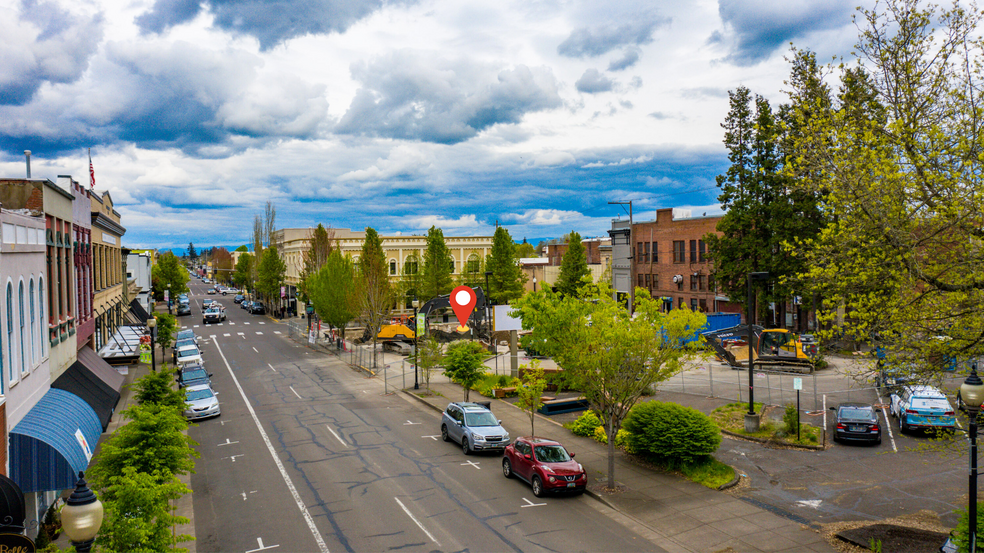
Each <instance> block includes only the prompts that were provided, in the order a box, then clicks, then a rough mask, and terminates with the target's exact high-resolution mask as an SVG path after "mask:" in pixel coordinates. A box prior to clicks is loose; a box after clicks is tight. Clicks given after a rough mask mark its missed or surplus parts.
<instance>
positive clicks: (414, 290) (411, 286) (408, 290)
mask: <svg viewBox="0 0 984 553" xmlns="http://www.w3.org/2000/svg"><path fill="white" fill-rule="evenodd" d="M420 268H421V263H420V257H418V256H417V254H415V253H411V254H410V255H408V256H407V257H406V259H404V260H403V275H402V276H401V277H400V282H399V284H398V285H397V286H396V288H395V289H394V290H393V296H394V298H397V299H401V298H402V300H401V301H402V302H403V303H404V306H405V307H409V306H410V305H411V304H410V302H411V301H413V299H414V298H417V299H421V297H420V294H421V289H420V287H421V274H420Z"/></svg>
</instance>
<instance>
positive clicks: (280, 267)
mask: <svg viewBox="0 0 984 553" xmlns="http://www.w3.org/2000/svg"><path fill="white" fill-rule="evenodd" d="M286 272H287V265H285V264H284V262H283V260H282V259H280V255H279V254H278V253H277V247H276V246H269V247H267V248H264V250H263V257H261V258H260V265H259V267H257V270H256V292H257V293H258V294H260V296H261V297H263V299H265V300H266V301H267V303H268V305H270V306H271V307H272V302H273V301H274V300H275V299H277V298H280V287H281V286H282V285H283V283H284V274H286Z"/></svg>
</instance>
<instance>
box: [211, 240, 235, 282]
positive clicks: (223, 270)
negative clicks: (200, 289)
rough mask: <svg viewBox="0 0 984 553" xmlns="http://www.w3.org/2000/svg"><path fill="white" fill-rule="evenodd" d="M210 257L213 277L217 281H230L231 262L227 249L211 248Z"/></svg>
mask: <svg viewBox="0 0 984 553" xmlns="http://www.w3.org/2000/svg"><path fill="white" fill-rule="evenodd" d="M211 259H212V271H213V272H214V274H215V279H216V280H217V281H219V282H232V270H233V264H232V254H231V253H229V250H227V249H225V248H222V247H218V248H212V252H211Z"/></svg>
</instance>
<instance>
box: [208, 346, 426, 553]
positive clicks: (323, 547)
mask: <svg viewBox="0 0 984 553" xmlns="http://www.w3.org/2000/svg"><path fill="white" fill-rule="evenodd" d="M215 348H216V349H218V350H219V355H220V356H221V357H222V362H223V363H225V366H226V369H227V370H228V371H229V375H230V376H232V381H233V382H234V383H235V384H236V389H238V390H239V395H241V396H242V398H243V402H244V403H246V408H247V409H248V410H249V415H250V416H251V417H253V422H254V423H255V424H256V429H257V430H259V431H260V437H262V438H263V443H264V444H266V447H267V451H269V452H270V457H273V462H274V463H276V465H277V470H279V471H280V476H282V477H283V479H284V483H285V484H287V489H288V490H290V495H291V496H292V497H293V498H294V502H295V503H297V508H298V509H299V510H300V511H301V516H303V517H304V522H306V523H307V527H308V529H309V530H311V535H312V536H314V541H315V543H317V544H318V550H319V551H321V553H330V552H329V551H328V545H327V544H326V543H325V540H324V538H322V537H321V533H320V532H318V527H317V525H315V524H314V518H312V517H311V513H310V512H308V509H307V507H306V506H305V505H304V501H303V500H302V499H301V494H299V493H298V492H297V488H295V487H294V482H292V481H291V479H290V476H289V475H288V474H287V470H286V469H285V468H284V464H283V463H282V462H281V461H280V457H278V456H277V452H276V450H274V449H273V444H272V443H271V442H270V437H269V436H267V433H266V430H263V425H262V424H260V419H259V418H257V416H256V411H255V410H254V409H253V405H252V404H250V402H249V399H248V398H247V397H246V392H245V391H243V387H242V386H241V385H240V384H239V379H238V378H236V373H234V372H232V367H231V366H229V361H228V360H226V357H225V354H224V353H222V348H221V347H219V342H218V341H216V342H215ZM425 531H426V530H425ZM435 543H436V541H435ZM438 545H440V544H438Z"/></svg>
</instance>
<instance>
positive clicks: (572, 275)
mask: <svg viewBox="0 0 984 553" xmlns="http://www.w3.org/2000/svg"><path fill="white" fill-rule="evenodd" d="M588 276H591V270H590V269H588V257H587V255H586V254H585V252H584V244H582V243H581V235H580V234H578V233H576V232H574V231H571V233H570V234H569V235H567V251H566V252H564V257H563V259H561V260H560V274H559V275H557V282H556V284H555V285H554V286H556V288H557V291H558V292H560V293H561V294H563V295H565V296H571V297H576V296H577V295H578V289H579V288H580V287H581V286H583V285H584V277H588Z"/></svg>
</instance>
